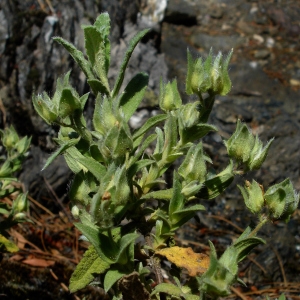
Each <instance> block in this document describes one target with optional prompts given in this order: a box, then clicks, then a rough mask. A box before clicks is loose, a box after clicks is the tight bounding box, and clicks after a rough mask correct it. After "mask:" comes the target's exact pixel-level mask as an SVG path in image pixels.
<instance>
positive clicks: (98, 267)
mask: <svg viewBox="0 0 300 300" xmlns="http://www.w3.org/2000/svg"><path fill="white" fill-rule="evenodd" d="M109 267H110V264H109V263H107V262H106V261H104V260H102V259H101V258H100V257H99V255H98V253H97V251H96V250H95V247H94V246H93V245H90V246H89V249H88V250H87V251H86V252H85V253H84V255H83V258H82V259H81V261H80V262H79V264H78V265H77V267H76V269H75V271H74V273H73V274H72V276H71V279H70V285H69V289H70V292H71V293H74V292H76V291H78V290H80V289H82V288H84V287H86V286H87V285H88V284H89V283H90V282H91V281H92V280H93V279H94V274H102V273H104V272H105V271H106V270H107V269H108V268H109Z"/></svg>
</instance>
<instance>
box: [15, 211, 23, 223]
mask: <svg viewBox="0 0 300 300" xmlns="http://www.w3.org/2000/svg"><path fill="white" fill-rule="evenodd" d="M14 220H15V221H18V222H22V221H25V220H26V214H24V213H22V212H19V213H17V214H15V215H14Z"/></svg>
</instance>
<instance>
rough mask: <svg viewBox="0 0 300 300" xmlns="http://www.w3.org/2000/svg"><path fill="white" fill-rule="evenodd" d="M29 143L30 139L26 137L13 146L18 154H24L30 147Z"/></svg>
mask: <svg viewBox="0 0 300 300" xmlns="http://www.w3.org/2000/svg"><path fill="white" fill-rule="evenodd" d="M30 142H31V137H30V138H28V137H27V136H25V137H23V138H22V139H21V140H19V141H18V142H17V144H16V145H15V146H16V148H17V151H18V153H19V154H25V153H26V151H27V150H28V149H29V147H30Z"/></svg>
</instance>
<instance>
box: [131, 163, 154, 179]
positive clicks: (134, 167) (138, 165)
mask: <svg viewBox="0 0 300 300" xmlns="http://www.w3.org/2000/svg"><path fill="white" fill-rule="evenodd" d="M153 163H155V161H154V160H152V159H142V160H139V161H137V162H135V163H134V164H132V165H131V166H130V167H129V168H128V171H127V174H128V178H132V177H133V176H134V175H135V174H136V173H137V172H138V171H139V170H141V169H143V168H145V167H147V166H149V165H151V164H153Z"/></svg>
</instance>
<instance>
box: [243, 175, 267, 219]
mask: <svg viewBox="0 0 300 300" xmlns="http://www.w3.org/2000/svg"><path fill="white" fill-rule="evenodd" d="M238 188H239V189H240V191H241V193H242V195H243V198H244V201H245V204H246V206H247V207H248V209H249V210H250V211H251V212H252V213H254V214H256V213H259V212H260V210H261V209H262V207H263V206H264V201H265V200H264V192H263V190H262V187H261V186H260V185H259V184H258V183H257V182H256V181H255V180H252V183H250V182H249V181H246V183H245V187H242V186H240V185H238Z"/></svg>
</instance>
